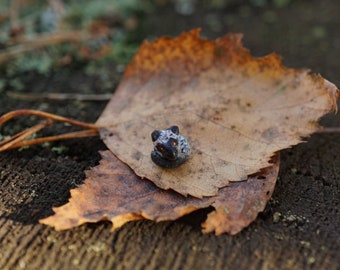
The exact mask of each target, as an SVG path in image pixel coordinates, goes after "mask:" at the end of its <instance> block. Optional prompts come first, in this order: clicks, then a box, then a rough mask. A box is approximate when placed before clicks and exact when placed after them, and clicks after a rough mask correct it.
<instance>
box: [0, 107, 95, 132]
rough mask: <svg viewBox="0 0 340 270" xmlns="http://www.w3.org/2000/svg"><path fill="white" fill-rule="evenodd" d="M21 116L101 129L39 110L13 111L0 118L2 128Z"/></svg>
mask: <svg viewBox="0 0 340 270" xmlns="http://www.w3.org/2000/svg"><path fill="white" fill-rule="evenodd" d="M21 115H34V116H38V117H42V118H46V119H51V120H55V121H58V122H64V123H69V124H71V125H74V126H78V127H82V128H86V129H99V128H100V127H99V126H98V125H95V124H89V123H85V122H81V121H77V120H73V119H70V118H66V117H63V116H60V115H56V114H53V113H47V112H43V111H37V110H16V111H11V112H9V113H6V114H4V115H3V116H1V117H0V128H1V126H2V125H3V124H4V123H5V122H7V121H9V120H11V119H12V118H14V117H17V116H21Z"/></svg>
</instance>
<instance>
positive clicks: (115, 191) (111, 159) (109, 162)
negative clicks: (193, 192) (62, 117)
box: [40, 151, 279, 234]
mask: <svg viewBox="0 0 340 270" xmlns="http://www.w3.org/2000/svg"><path fill="white" fill-rule="evenodd" d="M101 155H102V157H103V158H102V160H101V162H100V164H99V165H98V166H97V167H94V168H92V169H91V170H90V171H87V173H86V174H87V179H86V180H85V183H84V184H83V185H81V186H79V187H78V188H76V189H73V190H71V196H72V197H71V199H70V201H69V203H67V204H66V205H63V206H61V207H57V208H54V209H53V210H54V211H55V214H54V215H53V216H50V217H48V218H45V219H43V220H41V221H40V222H41V223H43V224H46V225H50V226H53V227H55V229H57V230H65V229H70V228H73V227H76V226H79V225H81V224H84V223H86V222H98V221H100V220H110V221H111V222H112V223H113V227H112V228H113V229H116V228H119V227H120V226H122V225H123V224H125V223H126V222H129V221H132V220H138V219H143V218H146V219H151V220H154V221H161V220H174V219H177V218H179V217H181V216H183V215H185V214H187V213H190V212H192V211H194V210H196V209H199V208H203V207H207V206H209V205H213V206H214V207H216V209H217V210H216V213H215V214H213V213H211V214H210V215H209V217H208V219H207V221H206V222H205V224H204V228H205V229H204V232H213V231H215V232H216V234H220V233H223V232H228V233H231V234H235V233H237V232H239V231H240V230H241V229H242V228H244V227H246V226H248V224H249V223H250V222H251V221H253V220H254V219H255V218H256V216H257V214H258V212H260V211H262V210H263V209H264V206H265V204H266V202H267V201H268V200H269V198H270V196H271V194H272V192H273V189H274V186H275V181H276V177H277V173H278V168H279V163H278V159H276V162H275V163H274V164H272V165H271V167H270V168H268V169H265V170H263V172H261V174H258V175H256V176H253V177H249V178H248V181H244V182H238V183H232V184H231V185H230V186H228V187H225V188H223V189H221V190H220V191H219V193H218V195H217V196H216V197H209V198H203V199H197V198H194V197H191V196H188V197H184V196H182V195H180V194H178V193H176V192H174V191H171V190H167V191H165V190H161V189H159V188H158V187H157V186H155V185H154V184H153V183H152V182H150V181H146V180H141V179H140V178H139V177H137V176H136V175H135V174H134V173H133V172H132V170H131V169H130V168H129V167H128V166H127V165H125V164H124V163H122V162H121V161H119V160H118V159H117V158H116V157H115V156H114V155H113V154H112V153H111V152H110V151H105V152H102V153H101ZM259 176H261V177H259ZM221 214H223V215H221Z"/></svg>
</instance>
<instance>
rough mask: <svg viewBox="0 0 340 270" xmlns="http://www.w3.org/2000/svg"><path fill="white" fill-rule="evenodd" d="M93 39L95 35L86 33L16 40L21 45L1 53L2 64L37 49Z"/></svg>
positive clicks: (37, 36) (58, 34) (56, 34)
mask: <svg viewBox="0 0 340 270" xmlns="http://www.w3.org/2000/svg"><path fill="white" fill-rule="evenodd" d="M91 38H94V35H91V34H89V33H87V32H84V31H73V32H68V33H55V34H47V35H46V34H45V35H36V36H34V37H31V38H27V37H26V38H18V39H16V41H18V43H19V44H18V45H15V46H13V47H10V48H8V49H6V50H4V51H3V52H2V53H0V63H3V62H6V61H8V60H10V59H13V58H15V57H16V56H18V55H19V54H22V53H25V52H28V51H32V50H35V49H39V48H43V47H46V46H51V45H55V44H59V43H65V42H80V41H84V40H89V39H91Z"/></svg>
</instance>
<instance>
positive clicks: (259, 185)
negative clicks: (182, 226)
mask: <svg viewBox="0 0 340 270" xmlns="http://www.w3.org/2000/svg"><path fill="white" fill-rule="evenodd" d="M273 162H274V163H273V164H272V166H270V167H267V168H265V169H263V170H261V172H260V173H258V174H255V175H252V176H249V177H248V179H247V181H242V182H236V183H232V184H230V185H229V186H228V187H226V188H223V189H221V190H219V192H218V196H216V199H215V202H214V203H213V205H212V206H214V207H215V209H216V210H215V211H214V212H212V213H210V214H209V215H208V218H207V220H206V221H205V222H204V223H203V224H202V227H203V232H204V233H209V232H215V234H217V235H219V234H222V233H225V232H227V233H229V234H232V235H234V234H237V233H239V232H240V231H241V230H242V229H243V228H246V227H247V226H248V225H249V224H250V223H251V222H253V221H254V220H255V219H256V217H257V214H258V213H259V212H262V211H263V210H264V208H265V207H266V204H267V201H268V200H269V198H270V197H271V196H272V193H273V191H274V187H275V183H276V179H277V176H278V173H279V165H280V160H279V155H277V156H275V158H274V160H273Z"/></svg>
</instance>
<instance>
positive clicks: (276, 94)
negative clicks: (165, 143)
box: [97, 30, 338, 197]
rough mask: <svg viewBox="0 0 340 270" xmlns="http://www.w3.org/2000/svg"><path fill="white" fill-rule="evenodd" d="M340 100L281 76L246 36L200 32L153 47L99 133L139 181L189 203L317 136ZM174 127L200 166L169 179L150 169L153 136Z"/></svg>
mask: <svg viewBox="0 0 340 270" xmlns="http://www.w3.org/2000/svg"><path fill="white" fill-rule="evenodd" d="M337 96H338V90H337V88H336V87H335V86H334V85H333V84H331V83H329V82H328V81H326V80H324V79H323V78H322V77H321V76H319V75H313V74H312V75H311V74H309V73H308V71H307V70H294V69H289V68H285V67H283V66H282V63H281V60H280V57H279V56H278V55H276V54H270V55H268V56H265V57H262V58H253V57H252V56H251V55H250V53H249V52H248V50H247V49H245V48H244V47H243V46H242V44H241V35H239V34H228V35H226V36H225V37H223V38H220V39H217V40H215V41H209V40H205V39H202V38H200V37H199V30H193V31H191V32H189V33H183V34H182V35H180V36H179V37H177V38H174V39H172V38H167V37H162V38H159V39H157V40H155V41H154V42H152V43H148V42H145V43H144V44H143V45H142V46H141V48H140V49H139V51H138V53H137V54H136V56H135V57H134V59H133V60H132V62H131V63H130V65H129V66H128V67H127V69H126V72H125V74H124V77H123V79H122V81H121V83H120V85H119V88H118V89H117V91H116V92H115V94H114V95H113V97H112V99H111V101H110V102H109V104H108V105H107V107H106V109H105V110H104V112H103V114H102V115H101V117H100V118H99V120H98V122H97V124H99V125H104V126H106V128H105V129H102V131H101V136H102V138H103V140H104V142H105V144H106V145H107V146H108V148H109V149H110V150H111V151H112V152H113V153H114V154H115V155H116V156H117V157H118V158H119V159H120V160H122V161H123V162H125V163H126V164H128V165H129V167H131V168H132V169H133V170H134V171H135V173H136V174H137V175H139V176H141V177H142V178H144V177H145V178H147V179H150V180H151V181H152V182H154V183H155V184H156V185H157V186H159V187H161V188H163V189H170V188H171V189H173V190H176V191H177V192H179V193H181V194H184V195H186V194H190V195H192V196H196V197H202V196H212V195H216V194H217V192H218V188H221V187H224V186H226V185H228V184H229V182H230V181H240V180H244V179H247V176H248V175H251V174H253V173H256V172H258V171H259V170H260V169H261V168H265V167H268V166H269V165H270V164H269V160H270V157H271V156H272V155H273V154H274V153H275V152H277V151H279V150H281V149H283V148H287V147H290V146H291V145H295V144H297V143H299V142H301V141H302V139H301V137H306V136H308V135H310V134H311V133H313V132H315V131H316V130H317V129H318V126H317V124H316V122H317V120H318V119H319V118H320V117H321V116H323V115H324V114H325V113H327V112H329V111H330V110H333V109H336V98H337ZM171 125H178V126H179V127H180V129H181V132H182V134H183V135H184V136H186V137H187V138H188V139H189V141H190V143H191V146H192V150H193V151H192V157H191V158H190V160H189V161H188V162H186V163H185V164H183V165H182V166H180V167H179V168H176V169H163V168H160V167H158V166H157V165H155V164H153V163H152V161H151V159H150V152H151V150H152V148H153V146H152V143H151V139H150V133H151V132H152V131H153V130H154V129H165V128H167V127H169V126H171Z"/></svg>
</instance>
